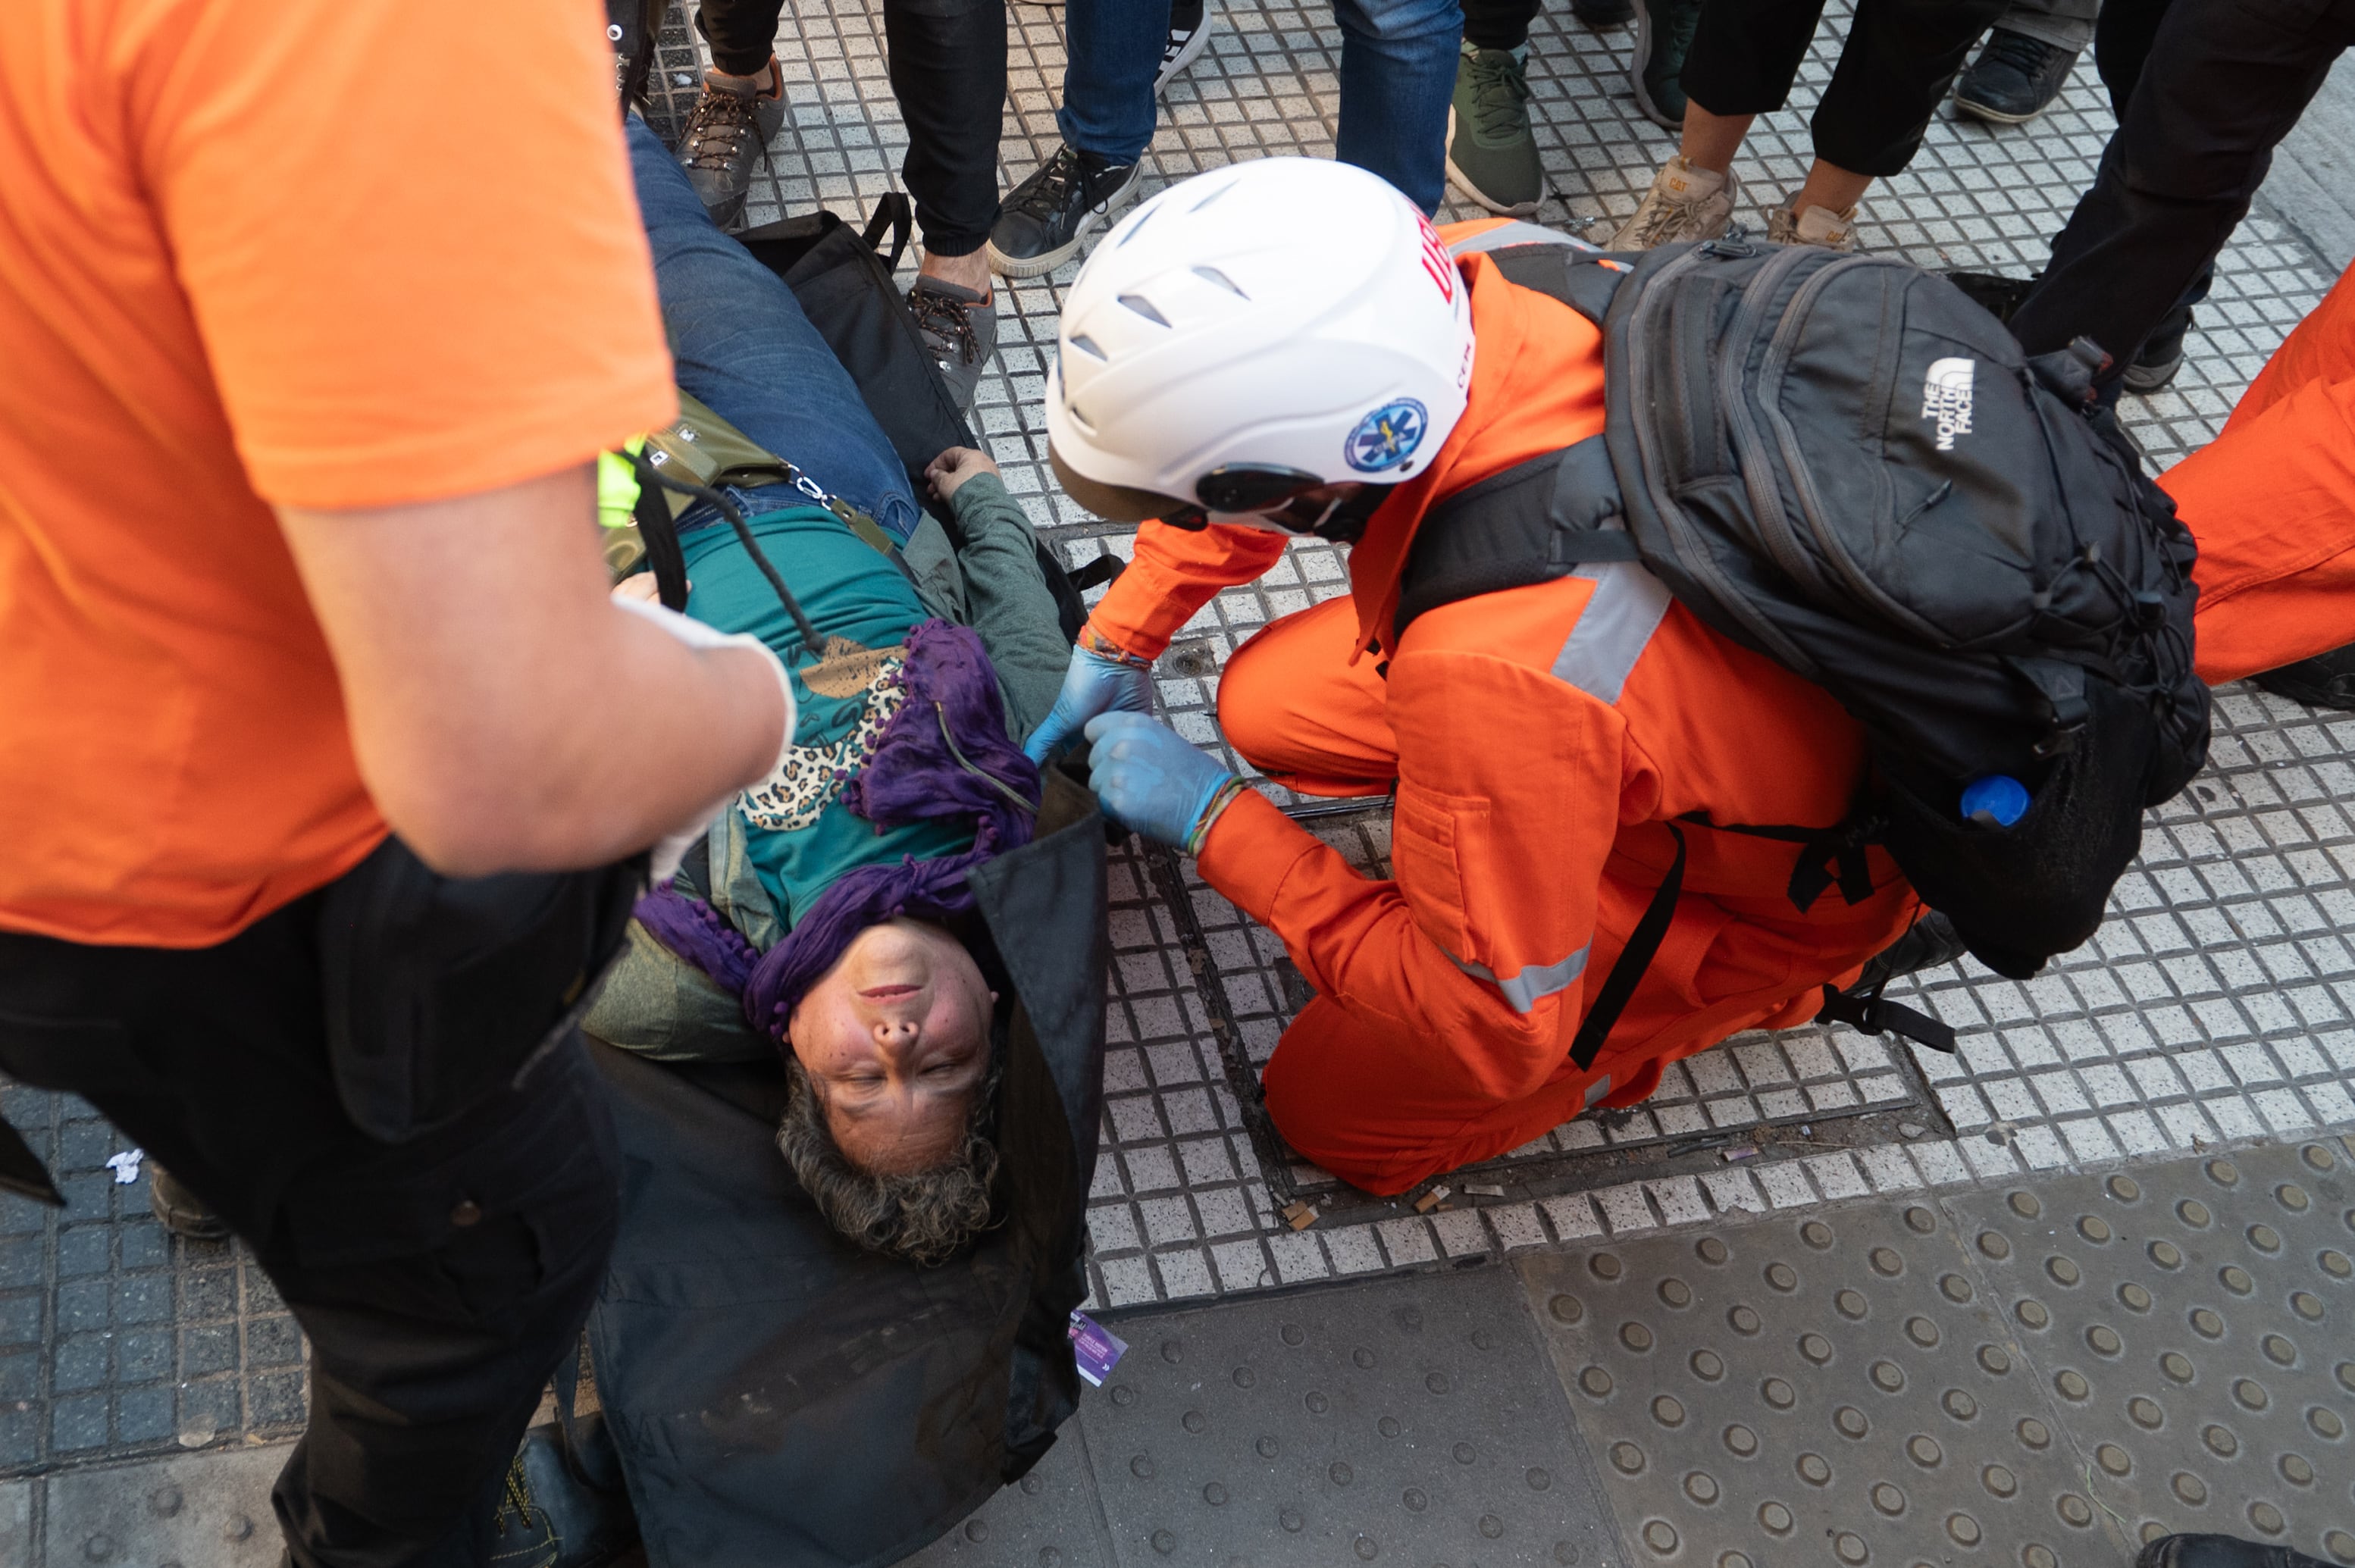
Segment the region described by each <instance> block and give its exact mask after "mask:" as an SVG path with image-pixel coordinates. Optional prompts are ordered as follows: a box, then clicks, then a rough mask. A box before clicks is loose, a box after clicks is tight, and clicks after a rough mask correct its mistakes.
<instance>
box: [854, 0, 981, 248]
mask: <svg viewBox="0 0 2355 1568" xmlns="http://www.w3.org/2000/svg"><path fill="white" fill-rule="evenodd" d="M883 35H884V39H885V42H886V45H887V46H888V48H889V51H890V69H891V91H892V94H893V96H894V97H896V98H897V99H898V100H899V101H900V117H901V118H902V119H904V120H906V121H907V123H908V156H907V161H906V162H904V163H902V164H901V165H900V176H901V177H902V178H904V179H905V180H906V181H907V182H908V194H909V195H910V196H911V197H913V198H914V199H915V203H916V227H917V228H918V229H920V230H921V231H922V234H923V238H924V249H925V250H926V251H930V252H931V253H932V254H933V255H937V256H969V255H971V254H972V253H973V252H974V251H978V250H980V249H981V247H982V243H983V241H985V240H987V239H988V238H989V230H990V226H991V225H993V224H995V223H996V221H997V137H998V132H999V130H1000V128H1001V127H1002V126H1003V124H1004V123H1005V113H1006V0H884V3H883Z"/></svg>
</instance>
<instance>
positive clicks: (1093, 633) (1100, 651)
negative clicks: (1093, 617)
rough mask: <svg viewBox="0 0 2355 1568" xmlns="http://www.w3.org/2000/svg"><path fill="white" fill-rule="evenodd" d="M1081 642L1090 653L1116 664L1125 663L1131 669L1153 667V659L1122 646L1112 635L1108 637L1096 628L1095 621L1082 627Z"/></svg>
mask: <svg viewBox="0 0 2355 1568" xmlns="http://www.w3.org/2000/svg"><path fill="white" fill-rule="evenodd" d="M1079 643H1080V646H1081V647H1082V648H1085V649H1086V650H1087V651H1088V652H1089V653H1092V654H1093V655H1095V656H1097V657H1098V658H1104V659H1110V660H1112V661H1113V662H1114V663H1115V664H1124V665H1126V666H1128V667H1129V668H1131V669H1151V668H1152V667H1153V661H1152V660H1151V659H1149V658H1146V656H1143V655H1142V654H1133V653H1130V652H1129V651H1128V650H1127V649H1126V648H1124V647H1122V646H1121V645H1119V644H1118V643H1115V642H1114V641H1113V640H1112V639H1111V638H1110V637H1107V636H1105V635H1103V633H1102V632H1099V631H1097V630H1096V628H1095V623H1094V622H1092V621H1091V622H1089V623H1088V624H1086V625H1084V626H1082V627H1081V628H1080V637H1079Z"/></svg>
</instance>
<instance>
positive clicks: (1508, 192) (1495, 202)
mask: <svg viewBox="0 0 2355 1568" xmlns="http://www.w3.org/2000/svg"><path fill="white" fill-rule="evenodd" d="M1447 177H1448V178H1449V179H1450V180H1452V181H1454V182H1455V188H1456V189H1458V190H1460V191H1462V192H1463V193H1464V194H1465V195H1466V196H1468V197H1471V198H1472V199H1473V200H1475V201H1476V202H1478V203H1479V204H1480V205H1481V206H1483V207H1485V208H1487V209H1488V210H1489V211H1491V212H1496V213H1502V214H1504V215H1505V216H1507V217H1510V218H1526V217H1528V216H1529V214H1530V213H1532V212H1535V211H1536V210H1537V209H1538V198H1539V197H1541V196H1543V195H1544V194H1545V171H1544V169H1543V168H1541V167H1540V165H1539V164H1538V141H1537V138H1536V137H1535V136H1532V135H1530V134H1529V72H1528V70H1527V69H1525V68H1524V67H1523V65H1522V63H1521V61H1520V59H1518V56H1517V55H1516V54H1515V52H1514V51H1513V50H1511V49H1483V48H1474V47H1473V46H1472V45H1470V44H1465V46H1464V52H1463V55H1462V58H1461V59H1458V60H1457V61H1456V64H1455V102H1454V103H1453V104H1451V105H1449V107H1448V111H1447Z"/></svg>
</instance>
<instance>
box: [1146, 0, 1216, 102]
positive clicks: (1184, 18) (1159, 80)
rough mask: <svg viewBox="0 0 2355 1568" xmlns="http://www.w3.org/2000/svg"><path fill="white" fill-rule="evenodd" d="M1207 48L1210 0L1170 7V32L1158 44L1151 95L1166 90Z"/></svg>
mask: <svg viewBox="0 0 2355 1568" xmlns="http://www.w3.org/2000/svg"><path fill="white" fill-rule="evenodd" d="M1209 44H1210V6H1209V0H1193V3H1192V4H1190V5H1188V3H1187V0H1177V4H1176V5H1172V6H1170V7H1169V31H1168V32H1167V34H1166V35H1165V36H1164V37H1162V40H1161V69H1160V70H1159V71H1158V72H1156V74H1155V76H1154V78H1153V91H1155V92H1156V93H1158V92H1160V91H1161V90H1162V89H1164V88H1166V87H1167V86H1168V85H1169V83H1170V82H1171V80H1174V79H1175V78H1176V77H1177V73H1178V72H1179V71H1181V70H1184V69H1186V68H1187V67H1188V66H1189V65H1192V64H1193V63H1194V61H1195V60H1196V59H1198V58H1199V56H1200V55H1201V53H1202V51H1203V50H1204V49H1206V48H1209Z"/></svg>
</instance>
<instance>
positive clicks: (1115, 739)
mask: <svg viewBox="0 0 2355 1568" xmlns="http://www.w3.org/2000/svg"><path fill="white" fill-rule="evenodd" d="M1087 736H1088V739H1089V740H1090V741H1092V742H1093V745H1092V747H1091V749H1090V750H1089V752H1088V787H1089V788H1090V789H1092V790H1093V791H1094V792H1095V795H1096V799H1097V800H1098V801H1100V802H1102V803H1103V809H1104V815H1105V816H1109V817H1111V818H1112V819H1113V820H1114V822H1117V823H1119V824H1120V825H1121V826H1122V827H1125V828H1128V829H1130V830H1131V831H1133V832H1136V833H1142V834H1144V835H1145V836H1146V837H1147V838H1151V839H1156V840H1157V841H1158V842H1160V843H1163V844H1167V845H1169V846H1170V847H1172V848H1178V849H1183V848H1186V841H1187V839H1188V837H1191V836H1192V834H1193V831H1194V825H1195V823H1197V822H1199V820H1201V816H1202V812H1203V810H1204V808H1205V807H1207V806H1208V805H1209V804H1210V802H1211V800H1212V799H1213V798H1215V797H1216V796H1217V795H1218V793H1219V791H1220V788H1221V787H1222V786H1224V785H1225V784H1227V783H1228V782H1229V781H1230V780H1231V779H1232V778H1233V777H1234V776H1235V775H1234V774H1232V773H1229V772H1228V771H1227V770H1226V768H1225V767H1224V766H1223V765H1221V764H1220V763H1219V762H1218V761H1217V760H1216V759H1215V758H1213V757H1210V756H1209V755H1207V754H1205V753H1204V752H1201V751H1199V749H1197V748H1196V747H1193V746H1190V745H1188V744H1187V742H1186V741H1184V740H1182V739H1180V738H1179V736H1178V734H1177V731H1175V730H1172V729H1171V728H1169V726H1168V725H1167V724H1164V723H1163V722H1161V720H1158V719H1149V718H1147V717H1146V715H1144V714H1142V713H1105V714H1101V715H1099V716H1097V717H1096V718H1093V719H1091V720H1088V729H1087Z"/></svg>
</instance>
